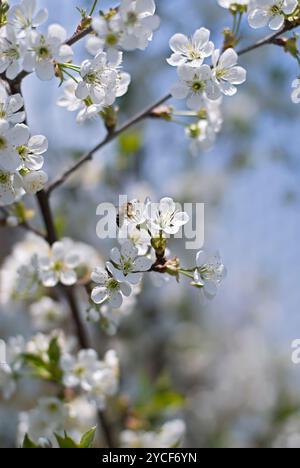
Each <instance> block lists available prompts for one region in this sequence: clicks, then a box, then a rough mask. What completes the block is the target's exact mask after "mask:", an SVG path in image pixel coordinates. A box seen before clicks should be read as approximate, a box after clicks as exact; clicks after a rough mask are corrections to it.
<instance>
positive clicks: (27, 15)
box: [8, 0, 48, 33]
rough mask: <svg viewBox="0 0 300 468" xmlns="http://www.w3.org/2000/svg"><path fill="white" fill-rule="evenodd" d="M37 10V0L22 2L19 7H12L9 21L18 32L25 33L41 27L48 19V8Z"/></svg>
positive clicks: (24, 0) (23, 0)
mask: <svg viewBox="0 0 300 468" xmlns="http://www.w3.org/2000/svg"><path fill="white" fill-rule="evenodd" d="M36 10H37V1H36V0H22V1H21V3H20V4H19V5H15V6H12V7H11V8H10V10H9V14H8V19H9V23H10V24H12V26H13V27H14V29H15V30H16V31H17V32H25V33H27V32H28V30H30V29H32V28H37V27H38V26H41V25H42V24H43V23H44V22H45V21H47V19H48V11H47V9H46V8H43V9H40V10H38V11H36Z"/></svg>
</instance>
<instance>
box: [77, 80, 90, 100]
mask: <svg viewBox="0 0 300 468" xmlns="http://www.w3.org/2000/svg"><path fill="white" fill-rule="evenodd" d="M75 95H76V97H77V98H78V99H86V98H87V97H88V95H89V89H88V86H87V85H86V83H85V82H84V81H80V83H78V86H77V88H76V91H75Z"/></svg>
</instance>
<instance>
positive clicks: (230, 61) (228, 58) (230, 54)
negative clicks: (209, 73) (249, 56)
mask: <svg viewBox="0 0 300 468" xmlns="http://www.w3.org/2000/svg"><path fill="white" fill-rule="evenodd" d="M237 61H238V55H237V53H236V51H235V50H233V49H227V50H225V52H224V53H223V54H222V55H221V57H220V59H219V67H220V68H221V69H226V68H231V67H233V66H234V65H236V63H237Z"/></svg>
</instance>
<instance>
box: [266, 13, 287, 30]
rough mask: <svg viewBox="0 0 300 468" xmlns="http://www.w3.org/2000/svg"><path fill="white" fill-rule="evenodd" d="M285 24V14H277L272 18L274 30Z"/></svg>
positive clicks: (271, 22) (271, 24)
mask: <svg viewBox="0 0 300 468" xmlns="http://www.w3.org/2000/svg"><path fill="white" fill-rule="evenodd" d="M283 25H284V16H283V15H276V16H274V18H272V19H271V21H270V23H269V26H270V28H271V29H272V30H273V31H278V30H279V29H281V28H282V26H283Z"/></svg>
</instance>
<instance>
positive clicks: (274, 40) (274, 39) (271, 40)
mask: <svg viewBox="0 0 300 468" xmlns="http://www.w3.org/2000/svg"><path fill="white" fill-rule="evenodd" d="M298 26H299V24H298V23H288V22H287V23H286V25H285V26H284V28H283V29H281V30H280V31H278V32H276V33H275V34H272V35H270V36H268V37H265V38H264V39H261V40H260V41H257V42H256V43H255V44H252V45H250V46H248V47H246V48H244V49H241V50H239V51H238V52H237V53H238V55H240V56H241V55H244V54H246V53H248V52H251V51H253V50H256V49H258V48H260V47H263V46H264V45H268V44H275V45H281V42H280V41H279V38H280V36H282V34H284V33H285V32H288V31H291V30H293V29H295V28H297V27H298ZM171 97H172V96H171V95H170V94H168V95H167V96H165V97H164V98H162V99H160V100H159V101H158V102H156V103H154V104H153V105H152V106H150V107H148V108H147V109H145V110H144V111H142V112H141V113H140V114H138V115H137V116H135V117H133V118H132V119H130V120H129V121H128V122H126V123H125V124H124V125H123V126H121V127H120V128H119V129H118V130H116V131H115V132H112V133H109V134H108V135H107V136H106V137H105V138H104V140H102V142H100V143H99V144H98V145H96V146H95V147H94V148H93V149H92V150H91V151H89V152H88V153H86V154H84V155H83V156H82V157H81V158H80V159H79V160H78V161H77V162H75V163H74V165H73V166H71V167H70V168H69V169H67V170H66V171H65V172H64V173H63V174H62V175H61V176H60V177H59V178H57V179H56V180H54V181H53V182H52V183H51V184H50V185H49V186H48V188H47V192H48V194H49V195H50V194H51V193H52V192H53V190H55V189H56V188H58V187H60V186H61V185H62V184H64V182H66V180H67V179H68V178H69V177H70V176H71V175H72V174H73V173H74V172H76V171H77V170H78V169H80V168H81V166H82V165H84V164H85V163H87V162H89V161H91V160H92V159H93V156H94V154H95V153H96V152H97V151H99V150H100V149H102V148H103V147H104V146H106V145H107V144H108V143H110V142H111V141H113V140H114V139H116V138H117V137H118V136H120V135H121V134H122V133H123V132H125V131H126V130H128V129H129V128H130V127H132V126H133V125H135V124H137V123H139V122H141V121H142V120H144V119H146V118H147V117H149V116H151V113H152V112H153V110H154V109H156V108H157V107H159V106H160V105H161V104H163V103H165V102H166V101H168V100H169V99H170V98H171Z"/></svg>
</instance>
